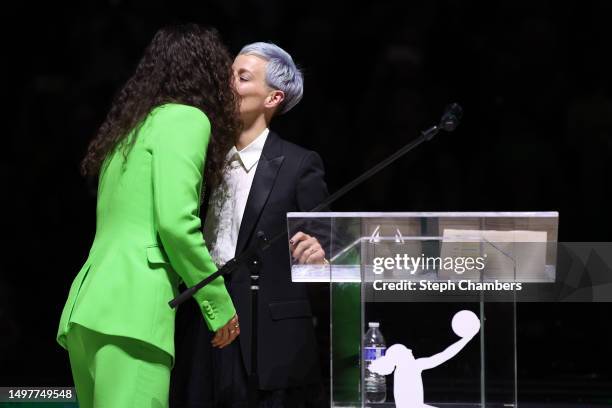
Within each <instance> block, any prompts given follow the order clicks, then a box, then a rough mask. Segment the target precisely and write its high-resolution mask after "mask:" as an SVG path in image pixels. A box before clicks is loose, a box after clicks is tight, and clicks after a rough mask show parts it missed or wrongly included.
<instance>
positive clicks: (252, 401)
mask: <svg viewBox="0 0 612 408" xmlns="http://www.w3.org/2000/svg"><path fill="white" fill-rule="evenodd" d="M462 116H463V110H462V109H461V107H460V106H459V105H458V104H456V103H453V104H450V105H448V106H447V107H446V109H445V111H444V114H443V115H442V118H441V119H440V123H439V124H438V125H435V126H432V127H430V128H429V129H426V130H424V131H422V132H421V135H420V136H419V137H418V138H416V139H415V140H413V141H412V142H410V143H408V144H407V145H405V146H404V147H402V148H401V149H400V150H398V151H397V152H395V153H393V154H392V155H391V156H389V157H388V158H386V159H385V160H383V161H381V162H380V163H378V164H377V165H375V166H374V167H372V168H371V169H369V170H368V171H366V172H365V173H363V174H362V175H361V176H359V177H357V178H356V179H354V180H353V181H351V182H350V183H348V184H347V185H345V186H344V187H342V188H341V189H340V190H338V191H336V192H335V193H334V194H332V195H330V196H329V197H328V198H327V199H326V200H325V201H323V202H322V203H320V204H319V205H317V206H316V207H315V208H313V209H311V210H310V211H308V212H317V211H321V210H323V209H325V208H327V207H329V205H330V204H331V203H333V202H335V201H336V200H338V199H339V198H340V197H342V196H343V195H345V194H346V193H348V192H349V191H350V190H352V189H353V188H355V187H356V186H358V185H359V184H361V183H363V182H364V181H365V180H367V179H369V178H370V177H372V176H373V175H374V174H376V173H378V172H379V171H381V170H382V169H384V168H385V167H387V166H389V165H390V164H391V163H393V162H394V161H396V160H397V159H399V158H400V157H402V156H403V155H405V154H406V153H408V152H409V151H411V150H412V149H414V148H415V147H417V146H418V145H420V144H421V143H423V142H426V141H430V140H431V139H433V137H434V136H435V135H437V134H438V132H440V130H445V131H447V132H452V131H453V130H455V128H456V127H457V125H458V124H459V121H460V120H461V117H462ZM286 234H287V233H286V231H282V232H279V233H278V234H277V235H275V236H274V237H273V238H272V239H271V240H268V238H267V237H266V235H265V233H264V232H262V231H258V232H257V234H256V235H257V239H256V240H255V241H254V242H253V243H252V244H251V245H250V246H249V247H248V248H247V249H246V250H245V251H244V252H242V253H241V254H240V255H238V256H237V257H235V258H233V259H231V260H229V261H228V262H227V263H226V264H225V265H223V266H222V267H221V268H219V270H217V271H216V272H215V273H212V274H210V275H209V276H208V277H206V278H205V279H203V280H202V281H200V282H198V283H197V284H195V285H194V286H192V287H190V288H188V289H187V290H185V291H183V292H182V293H180V294H179V295H178V296H177V297H176V298H174V299H172V300H171V301H170V302H168V304H169V305H170V307H171V308H176V307H177V306H178V305H180V304H181V303H183V302H185V301H186V300H187V299H189V298H190V297H192V296H193V295H194V294H195V293H196V292H197V291H198V290H200V289H202V288H203V287H204V286H206V285H208V284H209V283H210V282H212V281H213V280H215V279H216V278H218V277H219V276H223V275H230V274H231V273H232V272H234V271H236V269H238V268H239V267H240V266H241V265H245V264H250V266H249V269H250V270H251V293H252V296H251V373H250V374H249V381H248V383H249V396H248V397H249V407H251V408H256V407H257V399H258V398H257V393H258V388H259V384H258V379H257V338H256V337H257V336H256V334H257V292H258V290H259V284H258V279H259V271H260V270H261V267H262V265H261V259H260V257H259V256H258V254H259V253H260V252H263V251H265V250H266V249H267V248H268V247H270V245H272V244H273V243H275V242H276V241H278V240H279V239H281V238H283V237H284V238H285V239H286Z"/></svg>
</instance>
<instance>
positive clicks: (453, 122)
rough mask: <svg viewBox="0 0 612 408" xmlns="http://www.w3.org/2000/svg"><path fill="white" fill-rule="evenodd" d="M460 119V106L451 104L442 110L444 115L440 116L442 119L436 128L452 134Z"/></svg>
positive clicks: (461, 114)
mask: <svg viewBox="0 0 612 408" xmlns="http://www.w3.org/2000/svg"><path fill="white" fill-rule="evenodd" d="M462 117H463V109H461V106H459V104H458V103H451V104H450V105H448V106H447V107H446V109H445V110H444V114H443V115H442V119H440V124H439V125H438V127H439V128H440V129H444V130H446V131H447V132H452V131H453V130H455V129H456V128H457V126H458V125H459V121H460V120H461V118H462Z"/></svg>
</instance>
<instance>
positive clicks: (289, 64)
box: [238, 42, 304, 114]
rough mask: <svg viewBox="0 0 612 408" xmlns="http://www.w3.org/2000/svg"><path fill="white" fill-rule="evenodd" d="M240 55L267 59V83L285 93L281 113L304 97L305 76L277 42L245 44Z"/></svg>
mask: <svg viewBox="0 0 612 408" xmlns="http://www.w3.org/2000/svg"><path fill="white" fill-rule="evenodd" d="M238 55H255V56H257V57H260V58H263V59H264V60H265V61H267V63H268V64H267V66H266V83H267V84H268V86H269V87H270V88H272V89H278V90H279V91H283V93H284V94H285V99H284V100H283V101H282V102H281V104H280V106H279V113H281V114H282V113H286V112H289V111H290V110H291V108H293V107H294V106H295V105H297V104H298V102H299V101H300V100H301V99H302V95H303V93H304V77H303V75H302V72H301V71H300V70H299V68H298V67H297V66H296V65H295V63H294V62H293V58H291V55H289V53H288V52H287V51H285V50H283V49H282V48H281V47H279V46H278V45H276V44H272V43H266V42H256V43H252V44H248V45H245V46H244V47H243V48H242V49H241V50H240V52H239V53H238Z"/></svg>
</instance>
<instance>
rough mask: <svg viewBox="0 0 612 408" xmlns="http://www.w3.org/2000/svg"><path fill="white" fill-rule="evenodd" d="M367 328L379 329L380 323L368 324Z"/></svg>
mask: <svg viewBox="0 0 612 408" xmlns="http://www.w3.org/2000/svg"><path fill="white" fill-rule="evenodd" d="M368 327H380V323H378V322H370V323H368Z"/></svg>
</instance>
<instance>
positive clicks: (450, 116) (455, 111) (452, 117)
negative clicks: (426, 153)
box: [421, 103, 463, 140]
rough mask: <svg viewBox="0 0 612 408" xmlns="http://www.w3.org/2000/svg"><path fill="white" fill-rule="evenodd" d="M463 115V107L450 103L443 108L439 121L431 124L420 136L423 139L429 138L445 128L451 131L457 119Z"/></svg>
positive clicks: (457, 121) (457, 123) (455, 126)
mask: <svg viewBox="0 0 612 408" xmlns="http://www.w3.org/2000/svg"><path fill="white" fill-rule="evenodd" d="M462 116H463V109H461V106H459V104H458V103H451V104H450V105H447V106H446V109H444V114H443V115H442V118H441V119H440V123H438V124H437V125H436V126H432V127H430V128H429V129H427V130H424V131H423V132H421V135H422V137H423V138H424V139H425V140H431V139H433V137H434V136H435V135H437V134H438V132H439V131H440V130H445V131H447V132H452V131H453V130H455V129H456V128H457V126H459V121H460V120H461V117H462Z"/></svg>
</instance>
